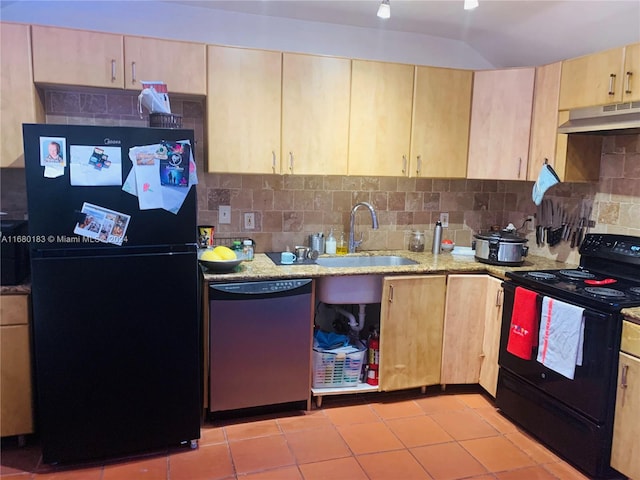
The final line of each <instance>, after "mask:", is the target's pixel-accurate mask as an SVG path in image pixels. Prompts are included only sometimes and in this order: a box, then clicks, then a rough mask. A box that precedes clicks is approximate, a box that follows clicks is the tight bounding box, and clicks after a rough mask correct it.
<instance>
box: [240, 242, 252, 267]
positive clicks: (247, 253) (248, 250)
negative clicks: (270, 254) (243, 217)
mask: <svg viewBox="0 0 640 480" xmlns="http://www.w3.org/2000/svg"><path fill="white" fill-rule="evenodd" d="M242 253H243V254H244V259H245V261H249V262H250V261H251V260H253V253H254V252H253V240H250V239H247V240H245V241H244V247H243V248H242Z"/></svg>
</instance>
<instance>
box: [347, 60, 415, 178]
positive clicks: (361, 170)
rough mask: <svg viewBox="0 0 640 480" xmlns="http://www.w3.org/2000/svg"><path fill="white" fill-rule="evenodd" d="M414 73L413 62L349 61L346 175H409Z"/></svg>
mask: <svg viewBox="0 0 640 480" xmlns="http://www.w3.org/2000/svg"><path fill="white" fill-rule="evenodd" d="M413 77H414V66H413V65H404V64H399V63H386V62H373V61H365V60H353V61H352V78H351V120H350V129H349V168H348V172H349V175H370V176H407V175H408V173H409V170H408V169H409V149H410V142H411V110H412V104H413Z"/></svg>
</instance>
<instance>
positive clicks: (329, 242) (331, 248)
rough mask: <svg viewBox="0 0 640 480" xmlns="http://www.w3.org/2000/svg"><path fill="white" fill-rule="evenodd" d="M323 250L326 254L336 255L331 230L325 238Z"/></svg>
mask: <svg viewBox="0 0 640 480" xmlns="http://www.w3.org/2000/svg"><path fill="white" fill-rule="evenodd" d="M324 248H325V251H326V253H327V254H329V255H335V254H336V237H334V236H333V228H332V229H331V231H329V236H328V237H327V241H326V242H325V245H324Z"/></svg>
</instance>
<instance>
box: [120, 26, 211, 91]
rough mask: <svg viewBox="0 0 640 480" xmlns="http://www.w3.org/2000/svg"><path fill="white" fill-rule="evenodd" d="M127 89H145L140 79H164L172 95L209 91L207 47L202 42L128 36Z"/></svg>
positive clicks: (125, 41)
mask: <svg viewBox="0 0 640 480" xmlns="http://www.w3.org/2000/svg"><path fill="white" fill-rule="evenodd" d="M124 75H125V88H126V89H128V90H142V86H141V85H140V81H149V80H160V81H163V82H164V83H166V84H167V89H168V90H169V94H171V93H184V94H193V95H206V93H207V47H206V45H204V44H201V43H189V42H178V41H173V40H161V39H158V38H143V37H128V36H125V37H124Z"/></svg>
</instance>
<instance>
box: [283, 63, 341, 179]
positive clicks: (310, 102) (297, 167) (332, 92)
mask: <svg viewBox="0 0 640 480" xmlns="http://www.w3.org/2000/svg"><path fill="white" fill-rule="evenodd" d="M350 88H351V61H350V60H349V59H346V58H335V57H319V56H313V55H298V54H294V53H285V54H284V55H283V64H282V158H283V159H284V165H283V173H295V174H302V175H346V173H347V152H348V145H349V97H350V94H351V92H350Z"/></svg>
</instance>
